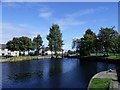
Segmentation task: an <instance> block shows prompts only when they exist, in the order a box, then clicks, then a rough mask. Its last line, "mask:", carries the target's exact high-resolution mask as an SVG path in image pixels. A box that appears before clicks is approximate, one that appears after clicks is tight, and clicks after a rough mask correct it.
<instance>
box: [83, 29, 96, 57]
mask: <svg viewBox="0 0 120 90" xmlns="http://www.w3.org/2000/svg"><path fill="white" fill-rule="evenodd" d="M95 39H96V35H95V33H93V31H92V30H91V29H87V30H86V31H85V34H84V37H83V40H84V44H85V48H86V49H85V50H86V51H88V55H90V53H91V52H94V51H95V48H94V47H95V46H94V41H95Z"/></svg>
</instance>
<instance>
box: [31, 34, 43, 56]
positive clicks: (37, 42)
mask: <svg viewBox="0 0 120 90" xmlns="http://www.w3.org/2000/svg"><path fill="white" fill-rule="evenodd" d="M42 43H43V41H42V37H41V36H40V34H38V35H37V37H34V38H33V45H34V48H35V49H36V54H37V55H38V54H39V50H40V47H41V46H42Z"/></svg>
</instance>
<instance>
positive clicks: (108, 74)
mask: <svg viewBox="0 0 120 90" xmlns="http://www.w3.org/2000/svg"><path fill="white" fill-rule="evenodd" d="M94 78H111V81H110V86H109V90H116V89H117V90H120V83H119V82H118V78H117V73H116V70H111V69H110V70H107V71H102V72H99V73H97V74H95V75H94V76H93V77H92V78H91V80H90V82H89V84H88V88H87V90H89V89H90V86H91V83H92V81H93V79H94Z"/></svg>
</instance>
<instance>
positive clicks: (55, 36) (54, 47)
mask: <svg viewBox="0 0 120 90" xmlns="http://www.w3.org/2000/svg"><path fill="white" fill-rule="evenodd" d="M47 40H48V41H49V48H50V50H51V52H53V51H54V52H55V55H56V58H57V55H58V54H57V52H58V51H61V50H62V45H63V40H62V33H61V32H60V27H59V25H58V24H53V25H52V27H51V28H50V33H49V35H47ZM51 57H53V55H52V54H51Z"/></svg>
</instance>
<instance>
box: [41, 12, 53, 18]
mask: <svg viewBox="0 0 120 90" xmlns="http://www.w3.org/2000/svg"><path fill="white" fill-rule="evenodd" d="M39 16H40V17H43V18H46V19H48V18H50V17H51V16H52V13H51V12H41V13H40V14H39Z"/></svg>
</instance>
